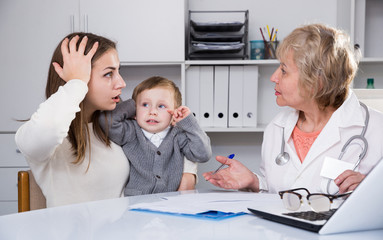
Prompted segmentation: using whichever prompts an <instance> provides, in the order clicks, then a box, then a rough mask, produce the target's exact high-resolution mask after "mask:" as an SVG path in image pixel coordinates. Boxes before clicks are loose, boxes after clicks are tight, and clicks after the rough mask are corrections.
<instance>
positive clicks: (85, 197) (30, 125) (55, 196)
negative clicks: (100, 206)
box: [15, 79, 129, 207]
mask: <svg viewBox="0 0 383 240" xmlns="http://www.w3.org/2000/svg"><path fill="white" fill-rule="evenodd" d="M87 92H88V87H87V85H86V84H85V83H84V82H83V81H81V80H76V79H75V80H71V81H69V82H68V83H67V84H65V85H64V86H63V87H60V88H59V90H58V91H57V92H56V93H55V94H53V95H52V96H51V97H50V98H49V99H47V100H46V101H45V102H43V103H42V104H40V106H39V108H38V110H37V112H35V113H34V114H33V115H32V117H31V119H30V120H29V121H28V122H26V123H25V124H23V125H22V126H21V127H20V128H19V129H18V131H17V133H16V137H15V139H16V144H17V146H18V148H19V150H20V151H21V152H22V153H23V155H24V156H25V158H26V160H27V162H28V164H29V166H30V168H31V170H32V172H33V174H34V177H35V178H36V181H37V183H38V184H39V186H40V188H41V189H42V191H43V193H44V195H45V197H46V200H47V207H54V206H60V205H66V204H72V203H79V202H86V201H94V200H101V199H108V198H117V197H120V196H121V194H122V193H123V189H124V186H125V184H126V181H127V179H128V175H129V162H128V160H127V159H126V156H125V154H124V153H123V151H122V149H121V147H120V146H118V145H116V144H114V143H112V145H111V147H110V148H109V147H106V146H105V145H104V144H103V143H102V142H101V141H100V140H99V139H98V138H97V137H96V136H95V135H94V133H93V129H92V123H90V124H89V130H90V143H91V154H90V159H91V160H90V161H91V162H90V166H89V170H88V171H86V169H87V167H88V163H89V149H87V150H86V154H85V159H84V161H83V162H82V163H80V164H73V163H72V162H73V161H74V160H75V156H74V155H73V153H72V152H73V151H72V149H71V144H70V142H69V140H68V138H67V134H68V131H69V126H70V123H71V122H72V120H73V119H74V118H75V113H76V112H78V111H80V108H79V104H80V102H81V101H82V100H83V99H84V97H85V95H86V93H87Z"/></svg>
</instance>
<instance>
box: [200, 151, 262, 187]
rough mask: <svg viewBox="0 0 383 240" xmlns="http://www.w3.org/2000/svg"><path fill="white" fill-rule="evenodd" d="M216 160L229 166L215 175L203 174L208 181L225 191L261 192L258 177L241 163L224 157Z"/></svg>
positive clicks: (218, 157) (210, 173)
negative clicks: (244, 190)
mask: <svg viewBox="0 0 383 240" xmlns="http://www.w3.org/2000/svg"><path fill="white" fill-rule="evenodd" d="M216 160H217V161H218V162H220V163H222V164H225V165H227V166H228V167H227V168H224V169H221V170H219V171H218V172H216V173H215V174H213V173H214V171H213V172H206V173H204V174H203V176H204V178H205V179H206V181H209V182H210V183H212V184H213V185H215V186H217V187H220V188H225V189H246V190H251V191H253V192H258V191H259V180H258V177H257V176H256V175H255V174H254V173H253V172H251V171H250V170H249V169H248V168H247V167H245V166H244V165H243V164H242V163H241V162H239V161H237V160H235V159H230V158H227V157H224V156H217V157H216Z"/></svg>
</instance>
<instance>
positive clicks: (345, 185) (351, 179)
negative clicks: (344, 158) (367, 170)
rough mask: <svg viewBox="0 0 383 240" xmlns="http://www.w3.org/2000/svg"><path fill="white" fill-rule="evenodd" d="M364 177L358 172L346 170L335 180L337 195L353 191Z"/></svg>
mask: <svg viewBox="0 0 383 240" xmlns="http://www.w3.org/2000/svg"><path fill="white" fill-rule="evenodd" d="M365 177H366V175H364V174H361V173H360V172H355V171H351V170H346V171H344V172H343V173H342V174H340V175H339V176H338V177H337V178H336V179H335V184H336V185H337V186H338V187H339V193H345V192H349V191H352V190H354V189H355V188H356V187H357V186H358V185H359V184H360V183H361V182H362V180H363V179H364V178H365Z"/></svg>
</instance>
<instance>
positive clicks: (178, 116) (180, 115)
mask: <svg viewBox="0 0 383 240" xmlns="http://www.w3.org/2000/svg"><path fill="white" fill-rule="evenodd" d="M168 113H170V114H171V115H173V120H172V125H173V126H174V125H175V124H176V123H178V122H180V121H181V120H182V119H184V118H186V117H187V116H189V114H190V113H191V111H190V109H189V108H188V107H186V106H180V107H178V108H177V109H174V110H168Z"/></svg>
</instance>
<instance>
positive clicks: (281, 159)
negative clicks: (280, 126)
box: [275, 152, 290, 166]
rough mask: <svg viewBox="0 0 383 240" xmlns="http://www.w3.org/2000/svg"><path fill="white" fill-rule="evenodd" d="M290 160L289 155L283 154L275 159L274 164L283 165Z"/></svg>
mask: <svg viewBox="0 0 383 240" xmlns="http://www.w3.org/2000/svg"><path fill="white" fill-rule="evenodd" d="M289 160H290V155H289V154H288V153H287V152H283V153H280V154H278V156H277V158H276V159H275V162H276V163H277V164H278V165H279V166H282V165H285V164H286V163H287V162H288V161H289Z"/></svg>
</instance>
